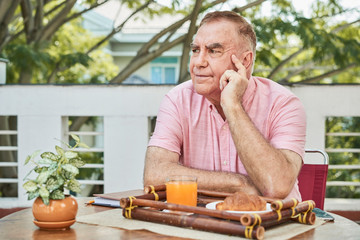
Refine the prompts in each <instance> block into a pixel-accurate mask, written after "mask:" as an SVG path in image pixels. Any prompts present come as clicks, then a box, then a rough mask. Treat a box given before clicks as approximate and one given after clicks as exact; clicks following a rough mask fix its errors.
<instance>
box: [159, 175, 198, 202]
mask: <svg viewBox="0 0 360 240" xmlns="http://www.w3.org/2000/svg"><path fill="white" fill-rule="evenodd" d="M166 201H167V202H168V203H176V204H182V205H188V206H194V207H196V204H197V178H196V177H195V176H185V175H182V176H170V177H168V178H166Z"/></svg>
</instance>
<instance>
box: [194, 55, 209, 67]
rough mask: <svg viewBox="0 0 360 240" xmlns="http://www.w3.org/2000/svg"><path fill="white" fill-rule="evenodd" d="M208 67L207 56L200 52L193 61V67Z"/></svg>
mask: <svg viewBox="0 0 360 240" xmlns="http://www.w3.org/2000/svg"><path fill="white" fill-rule="evenodd" d="M207 65H208V56H207V53H206V51H200V53H199V55H198V56H197V57H196V59H195V66H196V67H197V68H199V67H206V66H207Z"/></svg>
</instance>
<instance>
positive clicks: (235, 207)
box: [216, 192, 266, 211]
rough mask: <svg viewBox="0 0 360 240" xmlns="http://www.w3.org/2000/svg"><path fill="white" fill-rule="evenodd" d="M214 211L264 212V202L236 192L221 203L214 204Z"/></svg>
mask: <svg viewBox="0 0 360 240" xmlns="http://www.w3.org/2000/svg"><path fill="white" fill-rule="evenodd" d="M216 209H217V210H231V211H263V210H266V201H265V200H264V199H262V198H260V197H259V196H258V195H253V194H251V195H249V194H246V193H244V192H236V193H234V194H233V195H231V196H229V197H226V198H225V200H224V201H223V202H221V203H218V204H216Z"/></svg>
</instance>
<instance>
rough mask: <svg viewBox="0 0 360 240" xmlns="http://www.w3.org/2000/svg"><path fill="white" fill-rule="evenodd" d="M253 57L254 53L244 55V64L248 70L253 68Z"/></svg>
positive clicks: (247, 52)
mask: <svg viewBox="0 0 360 240" xmlns="http://www.w3.org/2000/svg"><path fill="white" fill-rule="evenodd" d="M253 57H254V56H253V52H252V51H246V52H244V53H243V54H242V64H243V65H244V67H245V68H246V69H247V70H248V69H249V68H250V67H251V64H252V62H253Z"/></svg>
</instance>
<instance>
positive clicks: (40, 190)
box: [23, 134, 89, 205]
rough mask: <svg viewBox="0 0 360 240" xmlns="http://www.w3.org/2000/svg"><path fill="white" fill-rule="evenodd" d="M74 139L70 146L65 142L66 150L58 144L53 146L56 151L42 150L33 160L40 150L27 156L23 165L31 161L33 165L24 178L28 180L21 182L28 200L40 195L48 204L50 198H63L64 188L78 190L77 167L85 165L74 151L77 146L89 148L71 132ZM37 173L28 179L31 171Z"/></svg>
mask: <svg viewBox="0 0 360 240" xmlns="http://www.w3.org/2000/svg"><path fill="white" fill-rule="evenodd" d="M71 137H72V138H73V139H74V140H75V145H74V146H73V147H72V146H70V145H69V144H67V143H64V144H65V145H67V147H68V150H64V149H63V148H61V147H59V146H55V149H56V153H53V152H43V153H42V154H40V159H38V160H35V158H36V157H37V156H38V155H39V153H40V151H36V152H34V153H33V154H32V155H29V156H27V158H26V160H25V165H26V164H28V163H29V162H32V163H33V164H34V165H35V167H34V168H33V169H32V170H31V171H30V172H29V173H28V174H27V175H26V177H25V178H24V181H25V180H28V181H27V182H25V183H24V184H23V187H24V189H25V190H26V191H27V192H26V193H27V194H28V200H31V199H33V198H36V197H39V196H40V197H41V198H42V200H43V202H44V204H46V205H49V202H50V199H64V198H65V194H64V189H65V188H66V189H68V190H70V191H72V192H80V191H81V190H80V183H79V182H78V181H77V180H76V179H75V176H76V175H77V174H79V167H81V166H83V165H85V162H84V161H83V160H81V158H80V156H79V155H78V153H77V152H75V151H74V149H75V148H77V147H84V148H89V147H88V146H87V145H86V144H84V143H82V142H80V138H79V137H78V136H77V135H74V134H71ZM33 171H34V172H35V173H37V174H38V175H37V177H36V179H29V178H28V176H29V175H30V174H31V173H32V172H33Z"/></svg>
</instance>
